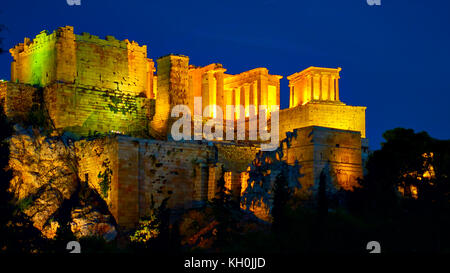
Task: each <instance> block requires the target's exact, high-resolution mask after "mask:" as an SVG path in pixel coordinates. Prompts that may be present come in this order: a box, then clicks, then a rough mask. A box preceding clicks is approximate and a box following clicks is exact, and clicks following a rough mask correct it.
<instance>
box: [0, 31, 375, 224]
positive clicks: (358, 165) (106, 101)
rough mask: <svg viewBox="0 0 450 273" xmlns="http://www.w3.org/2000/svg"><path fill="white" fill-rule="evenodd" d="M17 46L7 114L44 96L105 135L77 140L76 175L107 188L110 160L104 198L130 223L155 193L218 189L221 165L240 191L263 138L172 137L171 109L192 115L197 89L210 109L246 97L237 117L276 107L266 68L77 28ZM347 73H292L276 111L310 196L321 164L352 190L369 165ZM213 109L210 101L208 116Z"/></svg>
mask: <svg viewBox="0 0 450 273" xmlns="http://www.w3.org/2000/svg"><path fill="white" fill-rule="evenodd" d="M10 52H11V55H12V57H13V59H14V60H13V62H12V64H11V81H8V82H1V83H0V97H1V99H2V101H3V103H4V107H5V112H6V114H7V115H8V116H9V117H10V118H11V119H13V120H16V121H20V120H22V119H23V118H24V117H25V116H26V114H27V112H29V111H30V109H32V107H33V105H36V104H44V105H45V108H46V110H47V111H48V114H49V117H50V119H51V120H52V123H53V124H54V126H55V128H56V129H57V130H59V131H69V132H72V133H74V134H77V135H79V136H89V135H91V134H93V133H94V132H98V133H104V134H109V135H107V136H104V137H102V138H100V139H96V140H87V139H85V140H80V141H78V142H77V143H76V147H77V153H78V154H77V155H78V158H79V163H78V164H79V170H78V171H79V174H78V176H79V177H80V178H81V179H82V180H83V179H84V182H86V183H88V184H89V185H90V186H91V187H93V188H95V189H98V190H99V183H100V178H99V172H100V173H103V172H104V171H105V166H104V164H103V163H104V161H105V159H106V158H107V159H108V160H109V162H110V165H109V166H108V167H109V168H110V169H111V170H112V177H111V187H110V189H109V194H108V196H107V197H105V201H106V202H107V204H108V206H109V208H110V210H111V213H112V214H113V216H114V218H115V219H116V221H117V223H118V224H119V225H120V226H124V227H131V226H133V225H134V224H136V223H137V221H138V219H139V218H140V217H142V216H144V215H145V214H146V213H147V212H148V208H149V204H150V199H151V198H152V196H153V198H154V199H155V201H156V203H161V202H162V200H163V199H164V198H166V197H170V198H169V206H170V207H172V208H181V209H182V208H190V207H194V206H197V205H200V204H202V202H204V201H206V200H209V199H212V198H213V197H214V194H215V192H216V190H217V181H218V179H219V178H220V176H221V175H222V174H223V173H224V174H225V180H226V185H227V186H228V187H229V188H230V189H231V191H232V194H233V196H234V197H235V198H237V199H239V198H240V194H241V192H242V185H243V184H244V185H246V183H247V182H246V181H245V177H247V176H248V174H247V173H246V170H247V167H248V164H249V163H250V162H251V161H252V159H253V158H254V156H255V154H256V153H257V152H258V151H259V149H260V144H261V143H260V142H259V141H214V142H207V141H191V142H189V141H182V142H176V141H173V140H171V136H170V127H171V124H173V122H174V119H173V118H171V117H170V113H171V109H172V108H173V107H174V106H176V105H180V104H184V105H187V106H188V107H189V108H190V109H191V111H192V112H193V111H194V98H195V97H202V108H203V110H204V109H205V108H206V107H207V106H208V105H219V106H221V108H222V109H224V111H225V109H226V106H227V105H234V106H239V105H242V106H243V113H241V110H238V111H237V112H236V113H232V114H231V116H234V119H238V118H239V117H242V118H244V119H245V118H247V119H246V123H248V122H247V121H248V118H249V117H250V116H251V115H252V113H250V111H251V110H252V108H251V107H250V105H255V106H257V107H259V106H261V105H263V106H267V107H268V108H269V109H270V107H271V106H273V105H280V79H281V78H282V76H279V75H271V74H269V71H268V69H266V68H262V67H261V68H255V69H252V70H249V71H245V72H242V73H240V74H236V75H231V74H227V73H226V71H227V70H226V68H224V67H222V65H221V64H216V63H214V64H210V65H207V66H204V67H197V66H194V65H191V64H190V63H189V62H190V60H189V57H187V56H183V55H167V56H164V57H161V58H158V59H157V60H156V64H155V62H154V61H153V60H152V59H150V58H148V55H147V47H146V46H145V45H144V46H140V45H138V44H137V43H136V42H134V41H133V42H130V41H129V40H123V41H120V40H117V39H115V38H114V37H112V36H106V38H105V39H101V38H99V37H97V36H94V35H90V34H88V33H82V34H81V35H77V34H74V31H73V27H70V26H67V27H62V28H58V29H57V30H56V31H54V32H53V33H47V32H45V31H44V32H41V33H40V34H38V35H37V36H36V38H34V39H33V40H30V39H28V38H25V40H24V42H23V43H20V44H18V45H17V46H15V47H14V48H12V49H11V50H10ZM155 67H156V68H155ZM340 70H341V69H340V68H337V69H332V68H319V67H310V68H307V69H305V70H303V71H301V72H298V73H295V74H293V75H291V76H288V77H287V79H288V80H289V88H290V94H289V108H287V109H282V110H280V112H279V117H280V119H279V136H280V140H282V139H284V138H285V137H286V133H288V132H290V133H291V135H290V137H291V140H290V141H291V144H290V145H289V146H285V147H282V148H283V150H284V155H285V157H286V158H285V159H286V160H287V162H288V163H294V162H295V161H298V163H299V164H300V165H301V166H302V169H301V172H302V173H303V174H304V177H302V178H301V184H302V185H303V187H302V189H301V193H302V194H304V195H306V196H314V195H315V193H316V191H317V184H318V179H319V174H320V172H321V171H322V170H323V169H324V168H325V167H326V168H327V170H329V177H330V178H331V179H332V181H333V182H332V183H333V185H334V187H335V188H336V189H341V188H342V189H345V190H351V189H352V188H353V187H354V186H355V185H356V183H357V182H356V179H357V178H358V177H361V176H362V173H363V164H364V160H365V159H366V157H367V153H368V141H367V139H366V132H365V109H366V108H365V107H360V106H348V105H346V104H345V103H343V102H341V101H340V94H339V93H340V91H339V71H340ZM38 91H39V92H40V91H42V100H41V101H39V100H38V99H36V97H37V96H36V94H37V93H38ZM238 109H239V108H238ZM255 110H256V113H258V108H256V109H255ZM228 114H230V113H228ZM224 116H225V117H226V116H228V115H227V113H224ZM214 117H216V112H215V111H214V108H210V111H209V115H208V116H207V117H204V118H206V119H207V118H214ZM100 151H101V152H100ZM23 179H27V177H25V176H24V177H23Z"/></svg>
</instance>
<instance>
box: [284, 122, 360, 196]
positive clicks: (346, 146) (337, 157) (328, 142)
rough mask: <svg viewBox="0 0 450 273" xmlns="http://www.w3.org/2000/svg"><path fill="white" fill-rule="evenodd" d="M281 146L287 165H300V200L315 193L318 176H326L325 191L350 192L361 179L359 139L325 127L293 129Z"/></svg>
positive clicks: (345, 132)
mask: <svg viewBox="0 0 450 273" xmlns="http://www.w3.org/2000/svg"><path fill="white" fill-rule="evenodd" d="M288 142H289V145H287V143H284V144H283V152H284V158H283V159H285V160H287V162H288V164H294V163H295V161H298V163H299V164H300V165H301V174H302V175H303V177H301V178H300V182H301V185H302V188H301V189H300V192H299V194H300V196H302V197H305V198H309V197H311V196H314V195H315V194H316V193H317V190H318V185H319V180H320V173H321V172H322V170H324V171H325V173H326V175H327V179H328V181H327V183H328V190H327V191H330V192H336V191H337V190H340V189H344V190H352V189H353V188H354V187H355V186H357V178H358V177H362V160H361V135H360V133H359V132H350V131H343V130H337V129H330V128H324V127H316V126H311V127H306V128H302V129H296V130H294V131H293V132H292V133H291V134H289V136H288Z"/></svg>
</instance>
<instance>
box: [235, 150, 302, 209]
mask: <svg viewBox="0 0 450 273" xmlns="http://www.w3.org/2000/svg"><path fill="white" fill-rule="evenodd" d="M282 158H283V151H282V149H281V148H278V149H277V150H275V151H270V152H263V151H260V152H259V153H258V154H257V155H256V158H255V159H254V160H253V161H252V163H251V165H250V171H249V179H248V187H247V188H246V189H245V191H244V194H243V198H244V205H245V206H246V208H247V209H249V208H250V207H251V206H252V205H260V204H261V203H264V204H267V205H268V207H269V208H270V209H272V204H273V202H274V198H275V197H274V195H273V194H274V192H275V190H276V192H277V193H281V191H285V192H286V193H287V195H288V196H290V195H291V194H292V193H293V191H294V190H295V189H298V188H300V187H301V185H300V182H299V178H300V177H301V175H300V165H299V164H298V162H295V164H293V165H289V164H287V162H286V161H284V160H282Z"/></svg>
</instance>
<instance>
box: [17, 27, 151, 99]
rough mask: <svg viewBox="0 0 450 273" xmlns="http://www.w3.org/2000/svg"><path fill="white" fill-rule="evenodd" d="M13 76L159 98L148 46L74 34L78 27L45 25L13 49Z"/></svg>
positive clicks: (29, 81) (36, 82)
mask: <svg viewBox="0 0 450 273" xmlns="http://www.w3.org/2000/svg"><path fill="white" fill-rule="evenodd" d="M10 52H11V55H12V57H13V58H14V61H13V62H12V64H11V81H13V82H19V83H26V84H31V85H39V86H42V87H43V86H47V85H49V84H52V83H55V82H64V83H76V84H77V85H80V86H85V87H97V88H101V89H112V90H120V91H121V92H123V93H127V94H130V95H133V96H143V97H147V98H154V93H155V92H154V90H153V74H154V71H155V69H154V63H153V61H152V60H151V59H148V58H147V46H145V45H144V46H139V45H138V44H137V43H136V42H134V41H132V42H130V41H128V40H123V41H120V40H117V39H116V38H114V37H113V36H106V38H105V39H101V38H99V37H98V36H95V35H91V34H89V33H82V34H81V35H77V34H74V31H73V27H71V26H66V27H61V28H58V29H57V30H56V31H54V32H53V33H51V34H48V33H47V31H42V32H41V33H40V34H38V35H37V36H36V37H35V38H34V39H33V40H30V39H29V38H25V40H24V43H20V44H18V45H16V46H15V47H14V48H12V49H10Z"/></svg>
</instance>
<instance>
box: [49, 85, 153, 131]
mask: <svg viewBox="0 0 450 273" xmlns="http://www.w3.org/2000/svg"><path fill="white" fill-rule="evenodd" d="M44 98H45V102H46V105H47V108H48V111H49V114H50V117H51V119H52V120H53V122H54V124H55V126H56V128H66V129H67V130H70V131H72V132H75V133H78V134H80V135H88V134H89V132H91V133H92V132H94V131H97V132H102V133H109V132H111V131H113V132H120V133H122V134H128V135H132V136H140V137H143V136H146V135H148V124H149V122H150V120H151V117H152V113H153V111H154V110H153V109H154V108H153V107H154V103H153V102H152V100H150V99H147V98H143V97H135V96H131V95H127V94H124V93H122V92H121V91H114V90H100V89H97V88H82V87H79V86H77V85H73V84H64V83H55V84H52V85H50V86H47V87H46V88H45V89H44Z"/></svg>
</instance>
